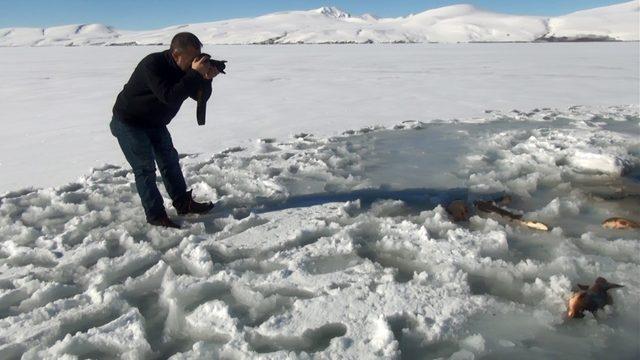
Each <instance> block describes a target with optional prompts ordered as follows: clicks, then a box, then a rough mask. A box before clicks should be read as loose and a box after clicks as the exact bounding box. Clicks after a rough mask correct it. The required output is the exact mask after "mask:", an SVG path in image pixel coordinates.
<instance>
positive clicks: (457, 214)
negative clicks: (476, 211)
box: [447, 200, 469, 221]
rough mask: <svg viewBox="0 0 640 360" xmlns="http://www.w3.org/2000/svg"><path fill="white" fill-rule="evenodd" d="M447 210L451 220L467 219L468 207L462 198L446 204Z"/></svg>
mask: <svg viewBox="0 0 640 360" xmlns="http://www.w3.org/2000/svg"><path fill="white" fill-rule="evenodd" d="M447 212H448V213H449V215H451V217H452V218H453V221H467V220H469V207H468V206H467V203H466V202H464V201H462V200H455V201H452V202H451V204H449V205H447Z"/></svg>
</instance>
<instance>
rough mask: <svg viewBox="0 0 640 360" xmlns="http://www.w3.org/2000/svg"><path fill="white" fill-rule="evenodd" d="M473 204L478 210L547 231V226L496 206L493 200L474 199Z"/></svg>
mask: <svg viewBox="0 0 640 360" xmlns="http://www.w3.org/2000/svg"><path fill="white" fill-rule="evenodd" d="M475 206H476V208H477V209H478V210H480V211H484V212H486V213H495V214H498V215H500V216H503V217H506V218H508V219H510V220H511V221H513V222H516V223H518V224H520V225H523V226H526V227H528V228H531V229H535V230H542V231H549V226H547V225H545V224H543V223H541V222H539V221H534V220H525V219H523V218H522V215H520V214H514V213H512V212H510V211H508V210H505V209H502V208H500V207H498V206H496V205H495V204H494V203H493V201H476V202H475Z"/></svg>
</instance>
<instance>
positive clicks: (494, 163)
mask: <svg viewBox="0 0 640 360" xmlns="http://www.w3.org/2000/svg"><path fill="white" fill-rule="evenodd" d="M486 120H487V122H485V123H479V124H478V123H476V124H474V123H466V124H465V123H433V124H424V123H420V122H415V121H410V122H405V123H402V124H398V126H396V127H395V129H391V130H382V129H371V128H364V129H361V130H358V131H353V132H348V134H347V135H345V136H341V137H333V138H329V139H326V138H325V139H319V138H316V137H314V136H311V135H306V134H298V135H297V136H295V137H292V138H291V139H289V140H287V141H286V142H275V141H271V140H266V139H265V140H263V141H261V142H260V144H259V146H257V147H256V148H255V149H253V150H242V149H239V148H237V149H229V150H228V151H225V152H222V153H217V154H214V155H212V156H210V157H209V159H207V160H206V161H198V162H192V163H189V164H187V165H185V166H184V171H185V174H186V178H187V180H188V183H189V185H190V186H191V187H192V188H194V189H195V191H196V193H198V194H199V196H202V197H208V198H213V199H218V200H220V202H221V207H220V210H218V211H217V212H216V213H214V214H211V215H207V216H204V217H200V218H197V217H188V218H185V219H184V225H185V228H184V229H183V230H165V229H159V228H150V227H148V226H147V225H146V224H145V222H144V217H143V214H142V212H141V211H140V203H139V200H138V197H137V195H136V193H135V190H134V182H133V181H134V180H133V176H132V174H131V172H130V171H129V170H128V169H127V168H126V167H120V166H116V165H110V166H104V167H101V168H97V169H94V170H93V171H92V172H91V173H90V174H88V175H86V176H84V177H82V178H81V179H79V180H78V181H76V182H73V183H69V184H66V185H62V186H57V187H54V188H46V189H39V190H33V191H31V190H24V191H15V192H11V193H8V194H5V195H4V196H3V197H2V198H1V199H0V237H2V238H3V239H4V241H3V242H2V245H1V246H2V247H1V253H0V254H1V260H0V264H1V266H2V272H1V274H2V275H0V285H1V287H2V292H1V293H0V314H1V317H2V319H0V344H2V345H0V355H2V358H12V357H19V356H20V355H22V358H23V359H36V358H61V357H62V356H63V355H64V354H69V355H75V356H79V357H122V358H166V357H168V356H170V355H173V356H174V357H173V358H174V359H182V358H184V359H186V358H202V359H210V358H218V357H223V356H224V357H228V358H246V357H259V356H261V357H263V358H289V357H290V356H292V355H293V356H296V357H297V356H306V355H305V354H307V355H313V354H315V356H317V357H319V358H351V359H363V358H373V357H380V358H394V357H395V358H407V359H413V358H418V359H423V358H436V357H444V358H448V357H451V358H454V359H461V358H462V359H470V358H474V357H478V356H484V355H488V356H492V357H500V358H563V359H589V358H593V359H598V358H603V357H609V356H610V355H611V354H612V353H615V355H616V356H615V358H637V356H638V355H639V354H640V349H639V348H638V342H637V339H638V336H639V335H640V332H639V328H638V325H639V324H640V315H639V314H638V307H639V306H640V303H639V299H640V280H639V279H640V242H639V240H640V239H639V235H640V231H639V230H632V231H605V230H603V229H601V228H600V226H599V223H600V221H602V220H603V219H605V218H608V217H611V216H625V217H629V218H635V219H637V218H638V217H640V211H639V208H638V206H637V205H638V203H639V201H640V200H639V199H640V198H639V196H640V177H639V176H638V175H639V172H638V169H639V168H640V161H639V156H640V141H639V140H638V135H639V133H640V130H639V126H640V118H639V117H638V107H637V106H624V107H612V108H609V109H607V110H606V111H600V112H593V111H591V110H589V109H587V108H582V107H575V108H572V109H570V110H567V111H565V112H558V111H554V110H544V109H535V110H533V111H531V112H530V113H521V112H510V113H490V114H487V115H486ZM163 193H164V192H163ZM502 193H508V194H513V196H514V201H513V202H512V204H511V205H510V206H511V207H512V208H514V209H519V210H521V211H522V212H523V213H524V214H525V218H529V219H536V220H539V221H543V222H545V223H547V224H548V225H550V226H552V231H550V232H548V233H544V232H536V231H533V230H530V229H526V228H522V227H520V226H518V225H515V224H511V223H508V222H505V221H504V220H502V219H497V218H492V217H488V216H484V215H483V216H478V215H476V216H474V217H472V218H471V220H470V221H469V222H464V223H453V222H452V221H451V220H450V219H449V218H448V216H447V213H446V212H445V210H444V209H443V207H442V206H441V205H439V204H447V203H448V202H450V201H452V200H456V199H462V200H465V201H472V200H474V199H483V198H490V197H492V196H493V195H494V194H502ZM165 197H166V194H165ZM165 201H168V199H165ZM597 276H604V277H606V278H608V279H609V280H610V281H614V282H616V283H621V284H624V285H625V287H624V288H623V289H621V290H617V291H615V293H614V294H612V295H613V297H614V301H615V302H614V305H613V306H609V307H607V308H606V309H605V311H602V312H601V313H600V315H599V317H598V319H596V318H593V317H592V316H590V315H588V316H587V317H586V318H585V319H582V320H574V321H567V320H565V318H564V314H565V311H566V303H567V300H568V298H569V296H570V293H571V289H572V287H573V286H575V284H576V283H578V282H581V283H587V282H590V281H593V280H594V279H595V278H596V277H597Z"/></svg>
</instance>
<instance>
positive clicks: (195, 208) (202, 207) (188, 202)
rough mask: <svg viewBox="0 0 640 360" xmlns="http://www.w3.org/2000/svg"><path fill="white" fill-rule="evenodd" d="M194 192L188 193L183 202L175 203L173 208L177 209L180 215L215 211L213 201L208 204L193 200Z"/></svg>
mask: <svg viewBox="0 0 640 360" xmlns="http://www.w3.org/2000/svg"><path fill="white" fill-rule="evenodd" d="M192 191H193V190H189V191H187V193H186V195H185V196H184V198H183V199H182V200H180V201H174V202H173V207H175V208H176V211H177V212H178V215H186V214H204V213H206V212H209V211H210V210H211V209H213V206H214V205H213V203H212V202H211V201H209V202H206V203H199V202H197V201H195V200H193V197H192V196H191V192H192Z"/></svg>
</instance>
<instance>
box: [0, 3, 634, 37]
mask: <svg viewBox="0 0 640 360" xmlns="http://www.w3.org/2000/svg"><path fill="white" fill-rule="evenodd" d="M639 11H640V3H639V2H638V1H637V0H633V1H628V2H623V3H620V4H614V5H610V6H604V7H598V8H594V9H586V10H582V11H577V12H574V13H571V14H567V15H564V16H559V17H542V16H523V15H514V14H500V13H495V12H491V11H487V10H484V9H480V8H477V7H475V6H473V5H469V4H458V5H451V6H445V7H440V8H436V9H429V10H426V11H423V12H420V13H418V14H410V15H407V16H402V17H397V18H377V17H375V16H372V15H370V14H364V15H362V16H354V15H351V14H349V13H346V12H344V11H342V10H340V9H337V8H335V7H326V6H325V7H321V8H318V9H313V10H306V11H283V12H277V13H272V14H266V15H262V16H258V17H255V18H240V19H228V20H221V21H214V22H206V23H197V24H181V25H174V26H169V27H166V28H162V29H154V30H145V31H130V30H129V31H128V30H119V29H115V28H113V27H112V26H107V25H103V24H71V25H63V26H54V27H49V28H4V29H0V46H56V45H57V46H83V45H159V44H165V45H167V44H169V43H170V42H171V38H172V37H173V35H174V34H175V33H176V32H178V31H190V32H193V33H195V34H197V35H198V36H199V38H200V39H201V40H202V42H204V43H205V44H300V43H304V44H318V43H371V42H374V43H398V42H402V43H426V42H443V43H456V42H477V41H481V42H514V41H521V42H522V41H524V42H529V41H537V40H543V41H544V40H554V41H558V40H562V41H576V40H580V39H591V40H608V41H610V40H617V41H638V40H640V23H639V22H638V16H639Z"/></svg>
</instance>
